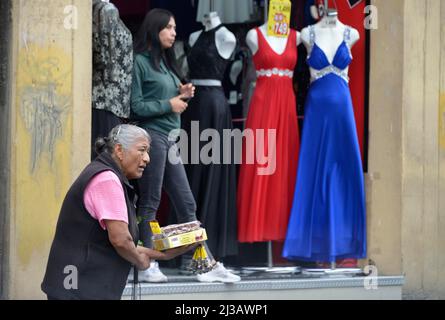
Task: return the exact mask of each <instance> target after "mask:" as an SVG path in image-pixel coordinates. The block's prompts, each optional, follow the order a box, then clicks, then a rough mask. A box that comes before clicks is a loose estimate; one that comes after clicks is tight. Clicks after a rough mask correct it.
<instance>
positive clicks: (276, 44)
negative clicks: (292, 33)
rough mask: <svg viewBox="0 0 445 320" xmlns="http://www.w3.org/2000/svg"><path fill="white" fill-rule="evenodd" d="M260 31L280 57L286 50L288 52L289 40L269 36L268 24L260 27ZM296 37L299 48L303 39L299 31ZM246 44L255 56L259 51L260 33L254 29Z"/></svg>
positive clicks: (247, 37)
mask: <svg viewBox="0 0 445 320" xmlns="http://www.w3.org/2000/svg"><path fill="white" fill-rule="evenodd" d="M259 30H260V31H261V32H262V34H263V36H264V38H265V39H266V40H267V42H268V43H269V45H270V47H271V48H272V49H273V51H275V52H276V53H277V54H279V55H281V54H283V52H284V50H286V46H287V41H288V38H287V37H286V38H280V37H272V36H268V35H267V24H263V25H262V26H260V27H259ZM296 36H297V46H298V45H299V44H300V43H301V37H300V33H299V32H298V31H297V32H296ZM246 42H247V45H248V46H249V49H250V51H252V54H254V55H255V54H256V53H257V51H258V33H257V32H256V31H255V29H252V30H250V31H249V32H248V33H247V36H246Z"/></svg>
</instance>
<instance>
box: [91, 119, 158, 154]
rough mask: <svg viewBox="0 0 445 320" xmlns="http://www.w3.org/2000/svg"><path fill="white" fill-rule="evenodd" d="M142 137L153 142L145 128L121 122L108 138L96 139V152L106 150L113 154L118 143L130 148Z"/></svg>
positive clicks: (125, 148) (124, 147) (99, 152)
mask: <svg viewBox="0 0 445 320" xmlns="http://www.w3.org/2000/svg"><path fill="white" fill-rule="evenodd" d="M140 138H145V139H147V140H148V143H151V138H150V135H149V134H148V133H147V131H145V130H144V129H142V128H140V127H137V126H134V125H131V124H120V125H118V126H116V127H114V128H113V129H112V130H111V131H110V134H109V135H108V137H107V138H98V139H97V140H96V144H95V148H96V153H97V154H101V153H102V152H104V151H106V152H108V153H110V154H111V153H113V150H114V147H115V146H116V145H117V144H120V145H121V146H122V148H123V149H124V150H128V149H130V148H131V146H133V145H134V144H135V142H136V141H137V140H138V139H140Z"/></svg>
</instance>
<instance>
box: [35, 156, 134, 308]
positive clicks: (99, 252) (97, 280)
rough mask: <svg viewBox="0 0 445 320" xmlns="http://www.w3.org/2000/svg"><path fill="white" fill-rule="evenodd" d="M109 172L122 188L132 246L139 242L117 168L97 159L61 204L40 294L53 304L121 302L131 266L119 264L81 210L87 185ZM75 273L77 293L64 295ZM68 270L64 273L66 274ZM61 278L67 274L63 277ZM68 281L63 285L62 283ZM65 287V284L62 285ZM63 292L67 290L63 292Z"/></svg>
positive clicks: (129, 193)
mask: <svg viewBox="0 0 445 320" xmlns="http://www.w3.org/2000/svg"><path fill="white" fill-rule="evenodd" d="M107 170H111V171H113V172H114V173H115V174H116V175H117V176H118V177H119V180H120V181H121V183H122V186H123V189H124V192H125V201H126V204H127V209H128V222H129V231H130V234H131V236H132V237H133V239H134V243H135V244H137V241H138V239H139V233H138V225H137V221H136V213H135V205H134V203H135V192H134V190H133V187H132V186H131V185H130V183H129V182H128V180H127V178H126V177H125V176H124V175H123V174H122V172H121V171H120V169H119V167H118V166H117V164H116V162H115V161H114V160H113V159H112V158H111V156H110V155H109V154H107V153H103V154H101V155H100V156H99V157H97V158H96V160H94V161H93V162H91V163H90V164H89V165H88V166H87V167H86V168H85V169H84V170H83V172H82V173H81V174H80V176H79V177H78V178H77V180H76V181H75V182H74V183H73V185H72V186H71V188H70V190H69V191H68V193H67V195H66V197H65V200H64V201H63V205H62V209H61V211H60V215H59V220H58V222H57V228H56V234H55V237H54V241H53V243H52V246H51V251H50V254H49V259H48V265H47V268H46V274H45V278H44V279H43V283H42V286H41V287H42V290H43V291H44V292H45V293H46V294H47V295H49V296H51V297H53V298H56V299H63V300H69V299H113V300H117V299H120V298H121V296H122V293H123V290H124V288H125V284H126V281H127V277H128V273H129V271H130V268H131V263H130V262H128V261H127V260H125V259H123V258H122V257H121V256H120V255H119V254H118V253H117V251H116V250H115V249H114V247H113V246H112V244H111V243H110V241H109V239H108V232H107V231H106V230H103V229H102V228H101V227H100V224H99V222H98V221H97V220H96V219H94V218H92V217H91V215H90V214H89V213H88V211H87V210H86V208H85V206H84V202H83V195H84V191H85V189H86V187H87V186H88V183H89V182H90V181H91V179H92V178H93V177H94V176H96V175H97V174H98V173H101V172H103V171H107ZM71 266H74V267H75V268H77V272H78V282H77V284H78V289H77V290H75V289H66V284H67V283H68V285H69V284H71V285H72V284H73V282H72V281H70V278H69V277H70V276H71V277H72V276H73V275H74V274H73V273H72V271H70V270H72V269H70V268H72V267H71ZM66 267H68V269H66V270H65V268H66ZM64 272H66V273H64ZM67 277H68V280H67ZM64 282H65V283H64ZM68 288H70V287H69V286H68Z"/></svg>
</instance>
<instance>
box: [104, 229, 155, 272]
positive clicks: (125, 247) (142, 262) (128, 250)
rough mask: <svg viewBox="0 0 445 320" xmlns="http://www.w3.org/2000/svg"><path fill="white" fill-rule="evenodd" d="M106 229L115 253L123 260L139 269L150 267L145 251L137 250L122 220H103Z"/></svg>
mask: <svg viewBox="0 0 445 320" xmlns="http://www.w3.org/2000/svg"><path fill="white" fill-rule="evenodd" d="M103 222H104V223H105V225H106V227H107V230H108V238H109V240H110V242H111V244H112V245H113V247H114V248H115V249H116V251H117V253H118V254H119V255H120V256H121V257H122V258H124V259H125V260H127V261H129V262H131V263H132V264H134V265H135V266H136V267H137V268H138V269H139V270H145V269H148V268H149V267H150V257H149V256H148V255H147V252H145V251H141V250H138V249H137V248H136V246H135V244H134V242H133V238H132V236H131V234H130V231H129V230H128V224H126V223H125V222H122V221H115V220H104V221H103Z"/></svg>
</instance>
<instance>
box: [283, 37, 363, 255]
mask: <svg viewBox="0 0 445 320" xmlns="http://www.w3.org/2000/svg"><path fill="white" fill-rule="evenodd" d="M351 60H352V57H351V55H350V50H349V48H348V45H347V43H346V36H345V41H343V42H342V43H341V45H340V46H339V47H338V49H337V53H336V55H335V58H334V60H333V63H332V65H334V66H335V67H337V68H339V69H342V70H344V69H346V68H347V67H348V66H349V64H350V62H351ZM307 63H308V65H309V66H310V67H312V68H314V69H316V70H321V69H323V68H325V67H328V66H330V63H329V61H328V59H327V57H326V54H325V53H324V52H323V51H322V50H321V49H320V47H318V45H317V44H316V43H315V39H314V42H313V47H312V51H311V53H310V56H309V57H308V60H307ZM283 257H285V258H287V259H289V260H301V261H320V262H334V261H336V260H338V259H344V258H355V259H361V258H365V257H366V208H365V190H364V181H363V169H362V161H361V155H360V149H359V144H358V138H357V131H356V126H355V119H354V113H353V106H352V100H351V94H350V91H349V86H348V83H347V82H346V81H345V80H344V79H343V78H341V77H339V76H338V75H337V74H334V73H329V74H327V75H325V76H324V77H322V78H320V79H318V80H315V81H314V82H313V83H312V85H311V87H310V89H309V93H308V96H307V100H306V114H305V118H304V125H303V134H302V142H301V149H300V160H299V167H298V173H297V183H296V189H295V195H294V201H293V207H292V211H291V217H290V220H289V225H288V232H287V237H286V241H285V244H284V249H283Z"/></svg>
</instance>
